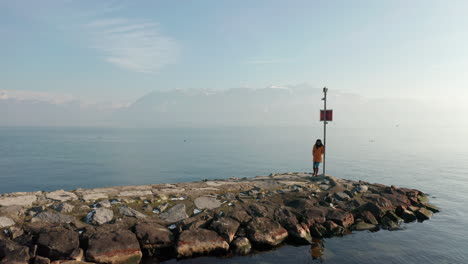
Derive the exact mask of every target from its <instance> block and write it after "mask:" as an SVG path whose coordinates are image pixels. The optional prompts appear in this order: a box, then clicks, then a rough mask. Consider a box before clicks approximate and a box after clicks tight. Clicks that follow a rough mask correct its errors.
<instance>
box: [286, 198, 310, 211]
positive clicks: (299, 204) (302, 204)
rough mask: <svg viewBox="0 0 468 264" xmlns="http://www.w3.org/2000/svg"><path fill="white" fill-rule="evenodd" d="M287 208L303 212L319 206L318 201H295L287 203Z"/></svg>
mask: <svg viewBox="0 0 468 264" xmlns="http://www.w3.org/2000/svg"><path fill="white" fill-rule="evenodd" d="M286 205H287V206H289V207H292V208H294V209H297V210H298V211H303V210H305V209H310V208H314V207H315V206H316V205H317V199H315V198H311V199H304V198H301V199H295V200H292V201H289V202H287V203H286Z"/></svg>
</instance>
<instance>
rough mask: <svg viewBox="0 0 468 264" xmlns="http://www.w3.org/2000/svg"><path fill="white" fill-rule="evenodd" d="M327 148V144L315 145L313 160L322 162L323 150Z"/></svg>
mask: <svg viewBox="0 0 468 264" xmlns="http://www.w3.org/2000/svg"><path fill="white" fill-rule="evenodd" d="M324 150H325V146H321V147H318V148H317V146H316V145H314V148H313V149H312V161H313V162H322V155H323V151H324Z"/></svg>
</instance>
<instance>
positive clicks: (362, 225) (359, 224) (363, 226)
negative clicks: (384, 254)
mask: <svg viewBox="0 0 468 264" xmlns="http://www.w3.org/2000/svg"><path fill="white" fill-rule="evenodd" d="M352 228H353V229H354V230H356V231H363V230H374V229H376V228H377V226H376V225H373V224H368V223H366V222H364V221H362V220H358V221H356V222H355V223H354V225H353V227H352Z"/></svg>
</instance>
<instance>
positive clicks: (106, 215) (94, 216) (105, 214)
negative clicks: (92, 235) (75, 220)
mask: <svg viewBox="0 0 468 264" xmlns="http://www.w3.org/2000/svg"><path fill="white" fill-rule="evenodd" d="M113 218H114V212H113V211H112V210H110V209H106V208H98V209H96V210H93V211H91V212H90V213H88V215H87V216H86V222H87V223H88V224H92V225H103V224H106V223H109V222H110V221H112V219H113Z"/></svg>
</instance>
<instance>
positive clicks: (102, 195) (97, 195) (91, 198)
mask: <svg viewBox="0 0 468 264" xmlns="http://www.w3.org/2000/svg"><path fill="white" fill-rule="evenodd" d="M107 198H109V197H108V195H107V194H105V193H88V194H83V200H85V201H86V202H89V201H96V200H99V199H107Z"/></svg>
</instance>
